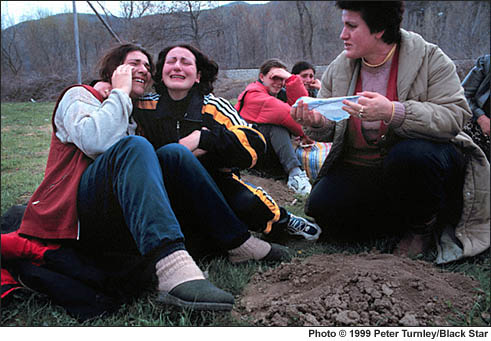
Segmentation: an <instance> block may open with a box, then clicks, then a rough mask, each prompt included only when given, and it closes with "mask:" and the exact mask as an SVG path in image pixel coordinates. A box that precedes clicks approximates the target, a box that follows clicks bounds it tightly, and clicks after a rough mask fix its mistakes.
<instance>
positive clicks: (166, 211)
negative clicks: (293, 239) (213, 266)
mask: <svg viewBox="0 0 491 341" xmlns="http://www.w3.org/2000/svg"><path fill="white" fill-rule="evenodd" d="M78 213H79V220H80V241H81V242H82V243H83V245H86V246H87V247H90V248H91V249H92V250H95V251H96V252H97V250H104V251H111V250H114V251H127V252H138V253H140V254H142V255H147V254H149V253H152V254H157V255H156V256H155V257H156V259H157V260H158V259H160V258H162V257H165V256H167V255H169V254H171V253H172V252H174V251H177V250H184V249H186V247H187V245H188V242H189V243H191V244H193V243H194V244H193V245H197V246H199V247H201V248H203V249H207V250H208V251H210V252H213V251H217V250H219V251H226V250H229V249H232V248H235V247H238V246H239V245H241V244H242V243H243V242H244V241H246V240H247V239H248V238H249V236H250V233H249V231H248V229H247V226H245V225H244V223H242V222H241V221H240V220H239V219H238V218H237V217H236V215H235V214H234V213H233V211H232V210H231V208H230V207H229V206H228V204H227V203H226V201H225V198H224V197H223V195H222V193H221V192H220V190H219V189H218V187H217V186H216V184H215V182H214V181H213V179H212V178H211V177H210V175H209V174H208V172H207V171H206V170H205V169H204V168H203V166H202V165H201V163H200V162H199V161H198V159H197V158H196V157H195V156H194V155H193V154H192V153H191V152H190V151H189V150H188V149H187V148H186V147H184V146H182V145H179V144H175V143H174V144H169V145H166V146H164V147H161V148H159V149H158V150H157V151H155V150H154V148H153V147H152V145H151V144H150V143H149V142H148V141H147V140H146V139H145V138H143V137H139V136H129V137H125V138H123V139H121V140H120V141H119V142H117V143H115V144H114V145H113V146H112V147H111V148H109V149H108V150H107V151H106V152H104V153H103V154H101V155H100V156H99V157H97V159H96V160H94V162H93V163H92V164H91V165H90V166H89V167H88V168H87V169H86V171H85V172H84V174H83V176H82V178H81V181H80V184H79V191H78Z"/></svg>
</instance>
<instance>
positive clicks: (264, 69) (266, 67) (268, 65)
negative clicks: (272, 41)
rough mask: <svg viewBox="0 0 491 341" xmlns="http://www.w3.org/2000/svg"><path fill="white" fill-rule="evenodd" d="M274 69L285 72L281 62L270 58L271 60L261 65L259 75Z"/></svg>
mask: <svg viewBox="0 0 491 341" xmlns="http://www.w3.org/2000/svg"><path fill="white" fill-rule="evenodd" d="M274 67H276V68H279V69H285V70H286V65H285V63H283V62H282V61H281V60H279V59H277V58H272V59H268V60H266V61H265V62H264V63H263V65H261V67H260V68H259V74H263V75H266V74H267V73H268V72H269V70H271V69H272V68H274Z"/></svg>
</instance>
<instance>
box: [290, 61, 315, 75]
mask: <svg viewBox="0 0 491 341" xmlns="http://www.w3.org/2000/svg"><path fill="white" fill-rule="evenodd" d="M304 70H312V71H314V75H315V67H314V66H313V65H312V64H310V63H309V62H306V61H300V62H296V63H295V65H293V67H292V74H294V75H298V74H299V73H300V72H302V71H304Z"/></svg>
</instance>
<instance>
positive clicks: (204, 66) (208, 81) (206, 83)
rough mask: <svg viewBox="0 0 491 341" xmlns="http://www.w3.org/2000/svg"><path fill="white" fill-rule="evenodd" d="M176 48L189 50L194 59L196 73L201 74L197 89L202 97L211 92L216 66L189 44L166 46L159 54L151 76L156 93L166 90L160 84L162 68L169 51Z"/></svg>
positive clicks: (216, 71)
mask: <svg viewBox="0 0 491 341" xmlns="http://www.w3.org/2000/svg"><path fill="white" fill-rule="evenodd" d="M176 47H182V48H183V49H187V50H189V51H190V52H191V53H192V54H193V55H194V58H196V72H201V78H200V82H199V84H198V89H199V90H200V92H201V94H202V95H208V94H209V93H210V92H212V91H213V83H214V82H215V81H216V80H217V75H218V64H217V63H216V62H215V61H214V60H212V59H210V58H209V57H208V56H206V55H205V54H204V53H203V52H201V51H200V50H199V49H198V48H196V47H194V46H191V45H189V44H176V45H171V46H167V47H166V48H164V49H163V50H162V51H160V53H159V57H158V60H157V66H156V70H155V74H154V76H153V80H154V87H155V90H156V91H157V93H159V94H163V93H164V92H165V91H166V90H167V86H166V85H165V84H164V82H162V68H163V67H164V64H165V58H166V57H167V54H168V53H169V51H170V50H172V49H173V48H176Z"/></svg>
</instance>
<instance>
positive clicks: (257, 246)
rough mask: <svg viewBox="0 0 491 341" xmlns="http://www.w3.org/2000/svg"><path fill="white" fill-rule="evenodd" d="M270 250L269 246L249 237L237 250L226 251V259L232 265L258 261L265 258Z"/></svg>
mask: <svg viewBox="0 0 491 341" xmlns="http://www.w3.org/2000/svg"><path fill="white" fill-rule="evenodd" d="M270 250H271V244H269V243H268V242H265V241H264V240H261V239H259V238H256V237H254V236H250V237H249V239H247V240H246V241H245V242H244V243H242V245H240V246H239V247H238V248H235V249H232V250H229V251H228V259H229V260H230V261H231V262H232V263H241V262H245V261H248V260H250V259H255V260H259V259H261V258H264V257H266V255H267V254H268V253H269V251H270Z"/></svg>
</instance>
